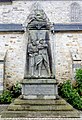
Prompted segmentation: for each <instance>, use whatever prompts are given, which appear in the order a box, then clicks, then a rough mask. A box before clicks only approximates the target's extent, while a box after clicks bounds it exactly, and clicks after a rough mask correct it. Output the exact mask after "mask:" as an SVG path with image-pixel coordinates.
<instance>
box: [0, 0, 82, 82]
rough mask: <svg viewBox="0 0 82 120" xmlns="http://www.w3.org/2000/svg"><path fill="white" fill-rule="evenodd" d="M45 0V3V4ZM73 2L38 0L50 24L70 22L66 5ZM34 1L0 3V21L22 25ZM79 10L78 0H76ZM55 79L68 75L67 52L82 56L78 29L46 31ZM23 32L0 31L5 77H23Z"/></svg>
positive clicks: (70, 63) (69, 55)
mask: <svg viewBox="0 0 82 120" xmlns="http://www.w3.org/2000/svg"><path fill="white" fill-rule="evenodd" d="M46 2H47V4H46ZM73 2H74V1H40V4H41V6H42V8H43V10H44V11H45V13H46V15H47V17H48V18H49V19H50V22H51V23H53V22H54V23H70V21H71V20H70V16H71V15H70V14H71V13H70V5H71V4H72V3H73ZM34 3H35V1H13V2H12V3H8V4H6V3H0V23H18V24H23V25H25V26H26V21H27V16H28V15H29V14H30V12H31V9H32V5H33V4H34ZM77 3H78V4H79V5H80V7H81V9H82V2H81V1H77ZM50 42H51V48H52V50H53V51H54V54H53V59H54V60H53V63H54V65H53V66H54V69H55V75H56V79H58V80H59V82H62V81H63V80H67V79H71V78H72V58H71V52H72V51H73V50H77V51H78V53H79V55H80V57H81V59H82V32H57V33H54V34H51V33H50ZM26 46H27V33H26V32H25V33H22V32H0V51H6V52H7V54H6V62H5V80H7V83H10V82H11V83H14V82H16V81H20V80H22V79H23V77H24V70H25V60H26Z"/></svg>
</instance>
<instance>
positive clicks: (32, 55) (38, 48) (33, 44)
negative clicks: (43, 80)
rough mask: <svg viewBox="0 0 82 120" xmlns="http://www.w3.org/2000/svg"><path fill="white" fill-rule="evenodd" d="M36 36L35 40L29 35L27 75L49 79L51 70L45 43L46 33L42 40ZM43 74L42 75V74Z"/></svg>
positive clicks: (47, 46)
mask: <svg viewBox="0 0 82 120" xmlns="http://www.w3.org/2000/svg"><path fill="white" fill-rule="evenodd" d="M35 35H36V39H33V38H32V37H31V34H29V40H28V51H27V54H28V59H29V64H28V65H29V72H28V74H29V75H30V76H33V77H50V76H51V74H52V73H51V68H50V60H49V53H48V49H49V45H48V42H47V41H46V32H45V34H43V35H44V36H43V38H42V37H40V35H39V36H37V35H38V34H35ZM43 73H44V74H43Z"/></svg>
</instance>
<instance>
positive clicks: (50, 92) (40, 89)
mask: <svg viewBox="0 0 82 120" xmlns="http://www.w3.org/2000/svg"><path fill="white" fill-rule="evenodd" d="M57 95H58V91H57V82H56V80H55V79H52V78H51V79H50V78H49V79H44V78H43V79H42V78H41V79H38V78H35V79H30V78H28V79H24V80H23V81H22V97H23V98H24V99H37V98H39V99H40V98H41V99H42V98H43V99H56V97H57Z"/></svg>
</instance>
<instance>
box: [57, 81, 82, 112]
mask: <svg viewBox="0 0 82 120" xmlns="http://www.w3.org/2000/svg"><path fill="white" fill-rule="evenodd" d="M59 95H60V96H62V97H63V98H65V99H66V100H67V102H69V103H70V104H71V105H72V106H73V107H75V108H77V109H80V110H82V99H81V97H80V95H79V94H78V92H77V89H74V88H73V87H72V84H71V81H70V80H67V81H65V82H64V83H63V84H61V85H59Z"/></svg>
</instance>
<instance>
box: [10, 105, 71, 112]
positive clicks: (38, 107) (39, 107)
mask: <svg viewBox="0 0 82 120" xmlns="http://www.w3.org/2000/svg"><path fill="white" fill-rule="evenodd" d="M8 110H9V111H17V110H19V111H24V110H25V111H26V110H27V111H72V110H73V107H72V106H71V105H69V104H66V105H44V104H43V105H15V104H14V103H11V104H10V105H9V107H8Z"/></svg>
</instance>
